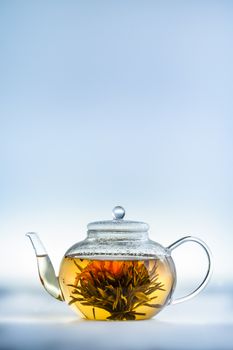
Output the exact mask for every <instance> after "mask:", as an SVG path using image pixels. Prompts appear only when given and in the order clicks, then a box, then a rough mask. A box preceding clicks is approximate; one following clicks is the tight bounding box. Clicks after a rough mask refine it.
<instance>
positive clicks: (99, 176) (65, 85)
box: [0, 0, 233, 283]
mask: <svg viewBox="0 0 233 350" xmlns="http://www.w3.org/2000/svg"><path fill="white" fill-rule="evenodd" d="M232 39H233V3H232V2H231V1H128V0H126V1H111V0H108V1H101V0H98V1H97V0H96V1H94V0H93V1H70V0H67V1H51V0H49V1H37V2H34V1H1V2H0V122H1V127H0V134H1V135H0V143H1V172H0V184H1V196H0V210H1V232H0V235H1V250H2V253H1V257H2V258H3V259H4V258H8V257H9V256H10V257H11V258H10V262H9V264H8V267H7V266H6V265H5V264H4V263H3V264H2V263H1V264H0V273H1V274H2V275H3V276H4V278H5V280H7V279H8V280H15V278H21V277H22V278H26V277H29V276H30V277H31V276H32V275H33V274H34V273H35V271H36V268H35V266H34V265H33V262H34V260H33V262H32V263H31V260H32V259H33V253H32V252H31V250H30V246H29V243H28V242H27V241H26V239H25V238H24V233H25V232H26V231H33V230H34V231H38V232H40V233H41V237H42V238H44V241H45V243H47V245H48V248H49V250H50V251H51V255H52V257H53V259H54V261H55V264H56V266H58V263H59V260H60V258H61V257H62V254H63V253H64V252H65V250H66V249H67V248H68V247H69V246H70V245H71V244H73V243H74V242H75V241H77V240H80V239H82V238H83V237H84V236H85V226H86V223H87V222H89V221H92V220H96V219H108V218H110V217H111V209H112V207H113V206H114V205H116V204H121V205H123V206H125V208H126V211H127V214H128V215H127V217H128V218H131V219H138V220H144V221H146V222H149V224H150V226H151V237H152V238H153V239H155V240H158V241H159V242H161V243H162V244H164V245H168V244H169V243H171V242H172V241H174V240H176V239H178V238H179V237H180V236H182V235H186V234H187V233H191V234H193V235H196V236H200V237H201V238H203V239H204V240H205V241H206V242H207V243H208V244H209V246H210V247H211V248H212V250H213V253H214V256H215V278H216V281H220V283H221V281H222V280H227V281H230V280H231V277H232V270H231V266H230V265H229V259H230V257H231V255H232V245H233V235H232V229H233V225H232V175H233V171H232V150H233V144H232V130H233V129H232V116H233V103H232V91H233V63H232V62H233V46H232ZM185 248H187V249H185ZM185 259H187V262H185ZM15 261H16V262H17V266H18V268H17V273H16V271H15ZM202 263H203V264H204V263H205V260H204V257H202V256H201V255H199V251H198V249H197V250H196V249H194V248H193V247H190V248H189V247H188V246H187V247H184V248H181V249H180V254H178V251H177V264H178V267H179V269H180V271H182V273H184V275H185V278H188V277H189V278H190V279H192V276H195V277H196V276H197V275H200V270H201V268H202ZM191 268H192V271H193V274H192V275H190V274H189V272H190V269H191ZM203 268H204V267H203ZM36 278H37V277H36V276H35V280H36Z"/></svg>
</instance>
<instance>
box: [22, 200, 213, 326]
mask: <svg viewBox="0 0 233 350" xmlns="http://www.w3.org/2000/svg"><path fill="white" fill-rule="evenodd" d="M112 213H113V220H107V221H97V222H92V223H89V224H88V226H87V228H88V231H87V238H86V239H84V240H83V241H81V242H79V243H76V244H74V245H73V246H72V247H71V248H70V249H68V251H67V252H66V253H65V256H64V257H63V259H62V261H61V265H60V271H59V276H58V277H57V276H56V275H55V272H54V268H53V265H52V263H51V261H50V258H49V256H48V254H47V253H46V250H45V248H44V246H43V244H42V242H41V241H40V239H39V237H38V235H37V234H36V233H34V232H30V233H27V236H28V237H29V238H30V240H31V242H32V245H33V247H34V249H35V252H36V257H37V264H38V270H39V275H40V280H41V282H42V284H43V286H44V288H45V289H46V290H47V292H48V293H49V294H51V295H52V296H53V297H55V298H56V299H58V300H61V301H66V302H67V304H68V305H70V306H71V307H72V308H73V310H74V311H76V312H77V313H79V314H81V315H82V316H83V317H85V318H87V319H91V320H139V319H140V320H142V319H148V318H151V317H153V316H155V315H156V314H157V313H158V312H160V311H161V310H162V309H163V308H164V307H165V306H166V305H171V304H178V303H180V302H183V301H185V300H188V299H190V298H191V297H194V296H195V295H197V294H198V293H199V292H200V291H201V290H202V289H203V288H204V287H205V286H206V284H207V283H208V280H209V278H210V275H211V270H212V263H211V253H210V250H209V248H208V247H207V245H206V244H205V243H204V242H203V241H201V240H200V239H199V238H195V237H191V236H187V237H183V238H181V239H179V240H178V241H176V242H175V243H173V244H171V245H170V246H168V247H166V248H165V247H163V246H162V245H160V244H159V243H156V242H154V241H152V240H150V239H149V237H148V229H149V226H148V224H146V223H144V222H138V221H126V220H124V216H125V210H124V209H123V208H122V207H120V206H117V207H115V208H114V209H113V212H112ZM190 241H192V242H196V243H198V244H199V245H200V246H201V247H202V248H203V249H204V251H205V253H206V254H207V258H208V270H207V272H206V275H205V277H204V279H203V281H202V282H201V284H200V285H199V286H198V287H197V288H196V289H195V290H194V291H193V292H192V293H190V294H188V295H186V296H184V297H182V298H179V299H173V298H172V295H173V292H174V289H175V285H176V269H175V265H174V262H173V259H172V257H171V253H172V251H173V250H174V249H175V248H177V247H178V246H180V245H181V244H183V243H186V242H190Z"/></svg>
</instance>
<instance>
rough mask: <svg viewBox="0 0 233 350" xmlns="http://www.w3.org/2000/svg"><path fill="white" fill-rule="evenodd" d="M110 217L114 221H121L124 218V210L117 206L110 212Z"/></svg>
mask: <svg viewBox="0 0 233 350" xmlns="http://www.w3.org/2000/svg"><path fill="white" fill-rule="evenodd" d="M112 216H113V219H114V220H122V219H123V218H124V216H125V209H124V208H123V207H120V206H119V205H118V206H116V207H114V208H113V210H112Z"/></svg>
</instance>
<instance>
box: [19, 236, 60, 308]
mask: <svg viewBox="0 0 233 350" xmlns="http://www.w3.org/2000/svg"><path fill="white" fill-rule="evenodd" d="M26 236H27V237H29V238H30V241H31V243H32V246H33V248H34V250H35V253H36V259H37V267H38V272H39V276H40V281H41V283H42V285H43V286H44V288H45V290H46V291H47V292H48V293H49V294H50V295H52V296H53V297H54V298H56V299H58V300H61V301H63V300H64V298H63V295H62V291H61V288H60V285H59V281H58V278H57V276H56V274H55V271H54V268H53V265H52V263H51V260H50V258H49V256H48V254H47V252H46V250H45V247H44V246H43V244H42V242H41V240H40V238H39V236H38V235H37V234H36V233H35V232H28V233H27V234H26Z"/></svg>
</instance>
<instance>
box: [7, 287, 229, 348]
mask: <svg viewBox="0 0 233 350" xmlns="http://www.w3.org/2000/svg"><path fill="white" fill-rule="evenodd" d="M0 349H1V350H16V349H19V350H21V349H22V350H27V349H30V350H31V349H35V350H37V349H38V350H39V349H40V350H43V349H50V350H55V349H56V350H62V349H68V350H73V349H75V350H82V349H84V350H85V349H86V350H89V349H95V350H99V349H100V350H105V349H106V350H107V349H112V350H117V349H125V350H131V349H132V350H137V349H138V350H139V349H140V350H153V349H156V350H163V349H166V350H167V349H177V350H183V349H185V350H188V349H193V350H194V349H195V350H198V349H200V350H205V349H208V350H210V349H211V350H226V349H229V350H232V349H233V295H232V293H231V292H228V293H223V292H221V291H214V292H210V291H204V292H203V293H202V295H199V296H198V297H196V298H194V299H193V300H190V301H189V302H186V303H183V304H179V305H174V306H169V307H167V308H166V309H164V310H163V311H162V312H161V313H160V314H159V315H157V317H156V318H154V319H151V320H146V321H121V322H114V321H112V322H104V321H99V322H98V321H88V320H82V319H79V318H78V317H77V316H76V315H75V314H74V313H73V311H72V310H71V309H69V307H68V306H67V305H66V304H65V303H62V302H59V301H56V300H55V299H53V298H51V297H50V296H49V295H47V294H46V293H45V292H44V291H43V289H40V290H38V291H37V290H35V291H30V292H29V291H27V290H21V291H18V292H17V293H16V291H14V290H11V291H7V290H4V289H1V294H0Z"/></svg>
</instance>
